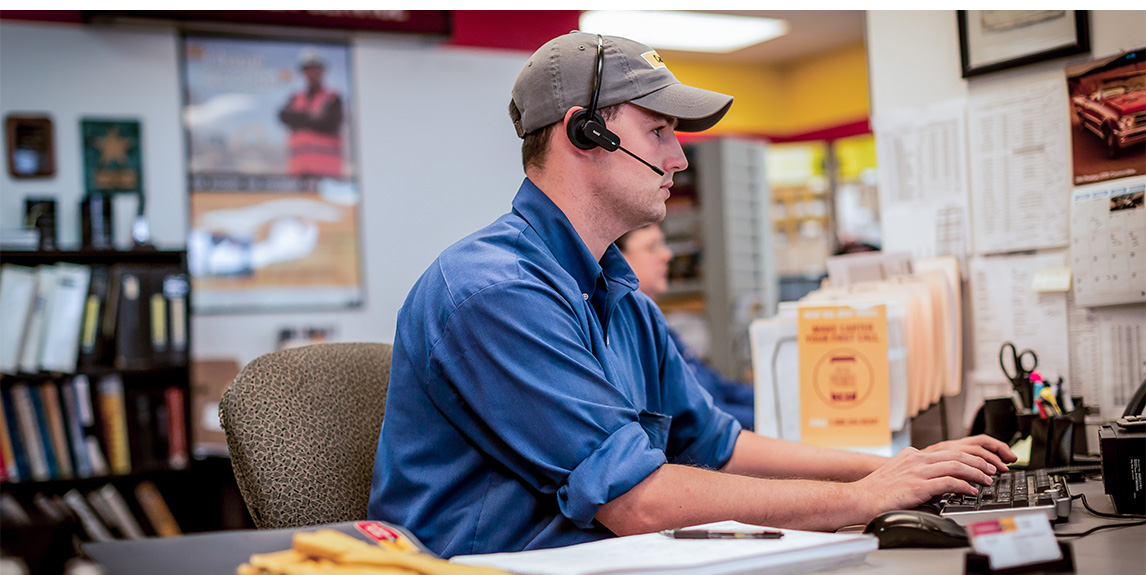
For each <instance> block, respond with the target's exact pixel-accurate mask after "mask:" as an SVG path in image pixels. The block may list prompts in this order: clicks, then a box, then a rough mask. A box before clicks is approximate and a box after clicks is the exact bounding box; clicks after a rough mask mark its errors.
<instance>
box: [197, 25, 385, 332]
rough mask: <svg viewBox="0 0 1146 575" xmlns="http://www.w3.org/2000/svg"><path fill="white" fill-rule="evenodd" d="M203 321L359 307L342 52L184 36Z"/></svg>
mask: <svg viewBox="0 0 1146 575" xmlns="http://www.w3.org/2000/svg"><path fill="white" fill-rule="evenodd" d="M183 48H184V54H183V73H184V95H185V103H184V109H183V118H184V124H185V126H186V129H187V142H188V152H189V157H188V172H189V173H188V190H189V197H190V213H191V227H190V231H189V233H188V239H187V256H188V264H189V268H190V271H191V275H192V282H193V284H194V289H192V292H191V293H192V294H193V295H192V297H193V298H194V302H193V303H194V306H195V312H196V313H198V314H221V313H249V312H258V311H266V312H275V311H282V310H285V309H289V310H293V311H299V310H303V309H329V308H336V309H337V308H346V307H355V306H358V305H361V304H362V302H363V297H364V293H365V289H364V286H363V278H362V270H361V265H360V261H359V254H360V250H359V238H358V232H359V212H360V210H359V208H360V205H361V194H360V188H359V183H358V176H357V173H358V170H357V166H356V163H355V155H354V153H353V150H352V144H353V143H354V141H355V138H354V137H353V133H352V132H353V128H354V126H355V125H356V124H355V122H354V121H353V118H352V117H351V114H352V112H353V110H354V106H353V101H352V98H353V95H354V91H353V90H352V89H351V88H352V87H351V83H350V79H351V60H350V49H349V46H348V45H347V44H345V43H328V42H300V41H293V40H272V39H266V38H238V37H224V36H199V35H187V36H185V37H184V38H183Z"/></svg>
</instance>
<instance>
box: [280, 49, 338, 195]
mask: <svg viewBox="0 0 1146 575" xmlns="http://www.w3.org/2000/svg"><path fill="white" fill-rule="evenodd" d="M299 68H300V69H301V70H302V74H303V77H305V78H306V89H305V90H301V91H299V92H297V93H295V94H294V95H292V96H291V98H290V100H288V101H287V103H286V105H285V106H283V108H282V110H281V111H280V112H279V119H280V120H282V122H283V123H284V124H286V125H287V127H288V128H289V129H290V139H289V140H288V141H287V173H288V174H290V175H292V176H325V177H332V178H338V177H342V175H343V174H342V98H340V97H339V96H338V94H337V93H336V92H334V91H333V90H329V89H327V88H325V87H323V85H322V79H323V76H324V75H325V74H326V63H325V62H323V61H322V58H321V57H320V56H319V55H318V52H317V51H315V50H314V49H313V48H307V49H304V50H303V51H302V54H301V55H300V56H299Z"/></svg>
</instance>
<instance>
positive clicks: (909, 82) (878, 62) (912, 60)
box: [867, 10, 1146, 117]
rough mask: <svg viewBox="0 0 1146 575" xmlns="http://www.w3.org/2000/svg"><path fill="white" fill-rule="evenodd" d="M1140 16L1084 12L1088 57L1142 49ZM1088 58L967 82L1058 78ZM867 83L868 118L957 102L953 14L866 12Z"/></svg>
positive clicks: (961, 93)
mask: <svg viewBox="0 0 1146 575" xmlns="http://www.w3.org/2000/svg"><path fill="white" fill-rule="evenodd" d="M1143 30H1146V11H1142V10H1092V11H1090V45H1091V53H1092V54H1093V55H1094V56H1108V55H1113V54H1116V53H1118V52H1121V51H1122V50H1128V49H1132V48H1141V47H1143V46H1144V45H1146V34H1144V33H1143ZM1088 58H1089V56H1087V55H1085V54H1084V55H1079V56H1076V57H1074V58H1068V59H1065V60H1064V59H1060V60H1054V61H1051V62H1042V63H1039V64H1034V65H1030V66H1024V67H1022V68H1016V69H1012V70H1008V71H1005V72H1000V73H995V74H989V75H986V76H981V77H979V78H975V79H973V80H972V82H984V83H988V82H1012V83H1022V82H1029V81H1037V80H1040V79H1042V78H1045V77H1046V76H1047V75H1048V74H1049V75H1055V76H1061V75H1062V68H1063V63H1064V62H1067V61H1075V60H1086V59H1088ZM867 59H868V82H869V87H870V90H871V115H872V116H873V117H877V116H879V114H880V113H881V112H882V113H887V112H890V111H893V110H897V109H902V108H923V107H926V106H927V105H928V104H934V103H938V102H943V101H946V100H951V99H957V98H963V97H965V96H966V95H967V90H968V81H967V80H964V79H963V78H962V77H961V71H960V70H961V65H960V63H959V32H958V26H957V24H956V20H955V11H954V10H918V11H908V10H869V11H868V12H867Z"/></svg>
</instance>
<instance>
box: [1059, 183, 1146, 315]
mask: <svg viewBox="0 0 1146 575" xmlns="http://www.w3.org/2000/svg"><path fill="white" fill-rule="evenodd" d="M1144 195H1146V177H1136V178H1126V179H1123V180H1112V181H1109V182H1102V183H1099V184H1093V185H1088V186H1079V187H1077V188H1075V189H1074V193H1073V194H1071V203H1070V263H1071V268H1072V272H1073V276H1074V300H1075V303H1077V304H1078V305H1080V306H1096V305H1112V304H1121V303H1136V302H1146V243H1144V242H1146V205H1144V204H1143V196H1144Z"/></svg>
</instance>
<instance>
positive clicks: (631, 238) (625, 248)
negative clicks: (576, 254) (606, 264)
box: [615, 224, 756, 431]
mask: <svg viewBox="0 0 1146 575" xmlns="http://www.w3.org/2000/svg"><path fill="white" fill-rule="evenodd" d="M615 243H616V244H617V248H619V249H620V250H621V255H623V256H625V261H626V262H628V264H629V267H631V268H633V273H634V274H636V276H637V281H638V282H639V285H638V286H637V287H638V288H639V289H640V290H641V293H643V294H645V295H647V296H649V299H652V300H653V301H656V300H657V299H658V298H660V297H661V296H662V295H664V293H665V292H666V291H668V264H669V262H670V261H672V250H671V249H669V247H668V245H667V244H665V234H664V232H663V231H661V227H660V226H658V225H657V224H648V225H645V226H642V227H639V228H637V229H635V230H632V231H629V232H626V233H625V234H624V235H623V236H621V237H619V238H617V241H616V242H615ZM668 334H669V337H670V338H672V342H673V344H675V345H676V348H677V350H678V351H680V354H681V356H683V357H684V360H685V362H687V363H688V365H689V367H691V368H692V371H693V373H694V374H695V375H696V381H697V382H698V383H700V386H701V387H703V388H704V389H705V391H707V392H708V393H709V395H711V396H712V402H713V403H714V404H715V405H716V407H719V408H720V409H723V410H724V411H727V412H728V413H729V415H731V416H732V417H735V418H736V421H739V422H740V426H741V427H742V428H744V429H747V430H749V431H751V430H752V428H753V427H754V426H755V424H756V422H755V421H754V411H755V397H754V396H755V394H754V393H753V392H752V387H751V386H748V385H745V384H743V383H740V382H738V381H732V380H728V379H725V378H724V377H722V376H721V375H720V373H718V372H717V371H716V370H715V369H712V368H711V367H709V366H708V364H707V363H705V362H704V360H703V359H701V358H700V357H699V356H697V355H696V354H695V353H693V351H692V350H691V349H689V348H688V346H686V345H685V343H684V341H683V340H682V339H681V338H680V335H679V334H677V332H676V330H674V329H672V328H669V329H668Z"/></svg>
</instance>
